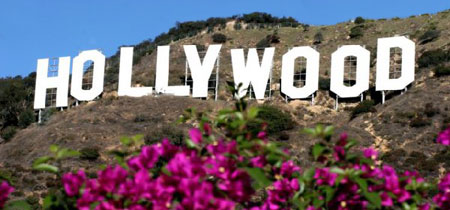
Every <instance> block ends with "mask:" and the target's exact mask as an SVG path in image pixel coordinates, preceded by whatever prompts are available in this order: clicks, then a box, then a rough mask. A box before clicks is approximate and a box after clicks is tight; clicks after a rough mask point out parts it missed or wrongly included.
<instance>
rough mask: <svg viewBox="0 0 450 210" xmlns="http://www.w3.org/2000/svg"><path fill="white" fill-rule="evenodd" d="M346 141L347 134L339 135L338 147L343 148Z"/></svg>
mask: <svg viewBox="0 0 450 210" xmlns="http://www.w3.org/2000/svg"><path fill="white" fill-rule="evenodd" d="M347 139H348V135H347V133H341V135H340V136H339V140H338V142H337V145H339V146H341V147H343V146H345V145H346V144H347Z"/></svg>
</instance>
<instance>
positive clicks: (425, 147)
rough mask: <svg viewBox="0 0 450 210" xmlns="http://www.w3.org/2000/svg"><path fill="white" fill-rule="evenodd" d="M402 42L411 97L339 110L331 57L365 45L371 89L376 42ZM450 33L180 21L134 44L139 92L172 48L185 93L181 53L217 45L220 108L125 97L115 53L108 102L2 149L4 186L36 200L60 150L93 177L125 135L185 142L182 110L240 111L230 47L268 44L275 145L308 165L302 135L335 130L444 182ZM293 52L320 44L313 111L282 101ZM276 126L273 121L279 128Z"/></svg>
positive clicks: (86, 106)
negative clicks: (325, 127) (410, 45)
mask: <svg viewBox="0 0 450 210" xmlns="http://www.w3.org/2000/svg"><path fill="white" fill-rule="evenodd" d="M269 17H270V18H269ZM218 34H220V35H218ZM395 35H407V36H409V37H410V39H412V40H413V41H415V42H416V44H417V45H416V56H417V60H416V61H417V68H416V79H415V82H414V83H413V84H412V85H411V86H410V87H409V88H408V91H406V92H404V93H400V92H393V93H390V94H389V95H388V97H387V101H386V103H385V104H381V103H380V99H379V93H376V92H375V91H373V87H371V91H368V92H367V93H366V96H365V97H366V102H363V103H361V104H360V103H359V100H353V101H352V100H349V101H343V102H342V103H340V106H339V107H340V108H339V110H335V109H334V98H333V97H332V94H330V93H329V91H328V87H327V83H329V82H328V78H329V74H330V72H329V68H330V59H331V54H332V53H333V52H334V51H335V50H336V49H337V48H338V47H339V46H341V45H350V44H359V45H365V47H366V48H367V49H368V50H370V51H371V53H372V59H371V63H372V67H371V79H370V81H371V84H373V83H374V73H375V67H374V66H375V65H373V64H375V63H376V56H375V55H376V43H377V38H381V37H392V36H395ZM449 35H450V12H449V11H445V12H440V13H437V14H433V15H429V14H426V15H420V16H411V17H409V18H404V19H400V18H393V19H380V20H364V19H363V18H357V19H356V20H355V21H349V22H343V23H339V24H336V25H330V26H309V25H306V24H301V23H298V22H297V21H295V20H293V19H292V18H275V17H272V16H270V15H267V14H263V13H253V14H250V15H244V16H236V17H231V18H212V19H208V20H207V21H199V22H188V23H180V24H177V26H176V27H174V28H172V29H170V30H169V32H168V33H164V34H162V35H160V36H158V37H157V38H155V39H154V40H153V41H145V42H142V43H140V44H138V45H136V46H135V57H134V66H133V84H134V85H136V86H142V85H144V86H154V77H155V75H154V74H155V68H156V46H158V45H166V44H170V45H171V56H170V80H169V83H170V84H171V85H181V84H184V74H185V62H186V59H185V57H184V51H183V48H182V45H186V44H195V45H197V46H198V48H199V49H202V48H203V49H207V47H208V45H210V44H213V43H221V44H222V50H221V58H220V86H219V87H220V89H219V101H217V102H215V101H214V100H200V99H192V98H187V97H171V96H158V97H156V96H149V97H142V98H128V97H120V98H117V97H116V93H115V91H117V78H118V57H119V53H117V54H116V55H114V56H112V57H111V58H109V59H108V61H107V68H106V78H105V80H106V86H105V93H104V94H103V96H102V98H100V99H99V100H97V101H93V102H89V103H82V104H80V105H79V106H77V107H70V109H67V110H65V111H56V110H54V109H49V110H47V111H46V112H45V113H46V114H45V119H44V120H45V122H44V123H42V124H37V123H33V124H31V125H30V126H28V127H26V128H24V129H21V130H18V131H17V133H16V134H15V135H14V136H13V137H11V138H9V139H8V140H7V141H2V143H0V178H4V179H5V178H7V179H13V180H14V183H15V184H16V187H17V189H19V191H18V193H17V194H16V196H19V197H20V196H24V195H26V196H29V195H33V196H35V195H37V194H39V192H44V191H45V190H46V189H47V188H49V187H51V186H52V185H53V184H54V183H55V178H54V177H52V176H49V175H47V174H43V173H38V174H37V175H36V176H28V175H29V174H30V173H37V172H33V171H32V170H31V164H32V161H33V160H34V159H36V158H38V157H40V156H43V155H46V154H48V148H49V146H50V145H52V144H57V145H60V146H61V147H67V148H71V149H76V150H80V151H82V153H83V155H82V157H81V158H74V159H71V160H69V163H68V164H67V165H66V166H65V168H64V169H63V170H71V168H74V167H83V168H85V169H87V170H88V171H90V170H91V171H95V169H96V168H98V167H100V165H101V164H104V163H107V162H108V161H109V160H110V158H109V156H108V151H110V150H112V149H113V148H115V147H117V146H118V145H119V138H120V137H121V136H132V135H135V134H143V135H144V138H145V140H146V142H154V141H157V140H158V139H161V138H162V137H165V136H169V137H171V138H172V139H175V140H176V139H181V138H182V137H183V135H185V133H186V132H185V131H186V129H187V128H188V127H189V125H177V124H175V123H174V122H175V121H176V120H177V118H178V117H179V116H180V115H181V114H182V113H183V110H184V109H186V108H190V107H197V108H198V109H200V110H205V111H211V112H215V111H218V110H219V109H221V108H224V107H229V106H232V105H233V102H232V99H231V95H230V93H228V92H227V91H226V81H232V79H233V78H232V68H231V56H230V49H234V48H244V49H246V48H255V47H258V48H261V47H268V46H273V47H276V53H275V58H274V66H273V76H274V80H273V81H274V82H273V85H272V86H273V97H272V100H267V101H265V102H257V101H251V103H250V104H251V105H252V106H261V103H264V104H265V105H267V106H265V108H266V109H268V110H272V111H273V108H274V107H275V109H276V110H281V113H279V114H278V115H276V117H279V118H280V119H281V118H282V119H284V118H289V122H290V123H289V124H290V125H291V126H286V127H284V128H281V129H280V130H277V131H276V132H273V134H272V135H271V139H273V140H275V141H283V142H284V143H285V144H286V146H287V147H290V148H292V149H293V150H294V151H296V152H297V154H296V156H297V158H298V159H299V160H300V162H301V163H302V164H304V165H308V164H309V162H310V160H309V159H308V155H307V154H308V152H309V151H310V146H311V145H312V144H313V143H314V142H313V139H311V138H309V137H308V136H306V135H304V134H302V133H300V130H301V129H302V128H305V127H313V126H315V125H316V124H318V123H321V124H332V125H334V126H336V128H337V132H343V131H345V132H348V133H349V135H350V136H351V137H353V138H355V139H357V140H359V141H360V142H361V144H362V145H365V146H368V145H373V146H374V147H376V148H378V149H380V150H381V151H382V152H383V155H384V157H383V160H384V161H386V162H388V163H390V164H393V165H395V166H396V167H399V168H400V169H405V170H406V169H416V170H419V171H420V172H422V173H423V174H424V175H425V176H427V177H436V176H439V175H440V174H442V173H443V172H445V171H448V170H449V169H450V161H449V160H450V151H449V150H448V149H446V148H443V147H442V146H439V145H437V144H436V143H434V140H435V137H436V135H437V133H438V132H439V131H441V130H442V129H443V128H445V127H446V126H448V125H449V124H450V110H449V107H450V101H449V100H450V90H449V89H448V87H449V85H450V77H448V76H446V75H447V74H449V73H450V70H449V68H450V67H449V66H450V65H449V61H450V36H449ZM294 46H315V47H316V49H317V50H318V51H319V52H320V54H321V60H320V75H321V85H320V86H321V90H319V91H318V93H317V95H316V98H315V101H316V103H315V104H314V105H311V104H310V101H307V100H304V101H303V100H301V101H300V100H297V101H289V102H288V103H286V101H285V100H284V98H283V97H282V96H281V94H280V91H279V85H277V83H279V77H280V70H281V56H282V55H283V54H284V53H286V52H287V51H288V50H289V48H291V47H294ZM87 74H89V73H87ZM30 77H32V75H30ZM27 78H28V77H27ZM328 86H329V85H328ZM1 93H2V92H1V91H0V96H1V95H2V94H1ZM28 103H29V101H28ZM2 108H4V107H2ZM261 117H262V118H263V117H264V116H261ZM272 118H273V116H272ZM277 119H278V118H276V119H269V120H274V121H273V122H277V121H276V120H277ZM17 121H20V119H19V120H17ZM280 122H281V120H280ZM283 122H285V121H283ZM9 127H12V126H9ZM24 127H25V126H24ZM5 130H6V129H5V128H3V129H2V132H3V133H5ZM23 193H25V194H23ZM36 193H37V194H36Z"/></svg>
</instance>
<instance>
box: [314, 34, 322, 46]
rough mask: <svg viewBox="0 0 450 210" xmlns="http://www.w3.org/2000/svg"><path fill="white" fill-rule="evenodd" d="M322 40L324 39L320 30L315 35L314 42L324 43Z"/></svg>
mask: <svg viewBox="0 0 450 210" xmlns="http://www.w3.org/2000/svg"><path fill="white" fill-rule="evenodd" d="M322 41H323V34H322V32H320V31H319V32H317V33H316V34H315V35H314V44H320V43H322Z"/></svg>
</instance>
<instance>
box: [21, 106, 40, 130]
mask: <svg viewBox="0 0 450 210" xmlns="http://www.w3.org/2000/svg"><path fill="white" fill-rule="evenodd" d="M35 119H36V118H35V116H34V112H33V110H31V109H27V110H25V111H24V112H22V113H20V115H19V124H18V125H19V126H20V127H21V128H26V127H28V126H29V125H30V124H31V123H33V122H35Z"/></svg>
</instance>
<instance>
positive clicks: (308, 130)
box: [303, 128, 316, 136]
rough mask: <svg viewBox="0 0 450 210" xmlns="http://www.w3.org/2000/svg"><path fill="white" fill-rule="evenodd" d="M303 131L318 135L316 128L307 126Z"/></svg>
mask: <svg viewBox="0 0 450 210" xmlns="http://www.w3.org/2000/svg"><path fill="white" fill-rule="evenodd" d="M303 133H306V134H309V135H311V136H314V135H316V130H314V129H313V128H305V129H303Z"/></svg>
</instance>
